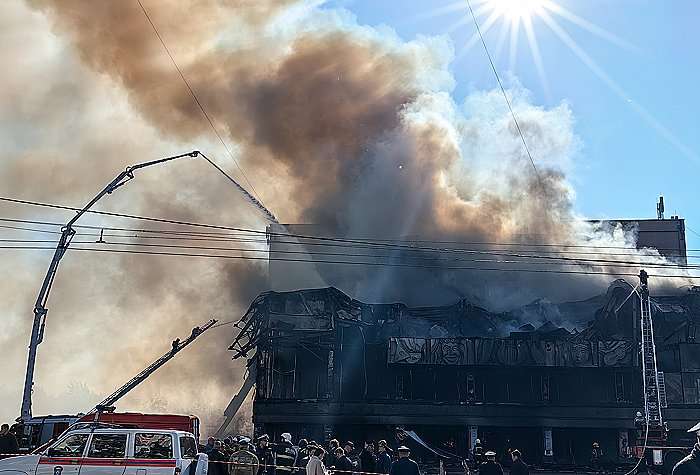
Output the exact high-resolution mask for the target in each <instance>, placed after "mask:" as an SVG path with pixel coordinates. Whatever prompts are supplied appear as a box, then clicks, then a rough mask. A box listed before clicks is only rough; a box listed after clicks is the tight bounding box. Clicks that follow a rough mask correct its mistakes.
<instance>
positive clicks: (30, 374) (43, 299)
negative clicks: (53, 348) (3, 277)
mask: <svg viewBox="0 0 700 475" xmlns="http://www.w3.org/2000/svg"><path fill="white" fill-rule="evenodd" d="M199 155H201V154H200V152H199V151H197V150H195V151H192V152H188V153H183V154H180V155H175V156H172V157H166V158H161V159H158V160H152V161H149V162H143V163H138V164H136V165H132V166H130V167H127V168H126V169H125V170H124V171H123V172H121V173H120V174H119V175H117V177H116V178H114V180H112V181H111V182H109V184H108V185H107V186H105V187H104V188H103V189H102V191H100V192H99V193H98V194H97V195H95V197H94V198H93V199H91V200H90V201H89V202H88V203H87V204H86V205H85V206H84V207H83V208H82V209H81V210H80V211H78V212H77V213H76V214H75V216H73V218H71V219H70V220H69V221H68V222H67V223H66V225H65V226H63V227H62V228H61V238H60V239H59V241H58V245H57V246H56V251H55V252H54V255H53V259H51V263H50V264H49V269H48V271H47V272H46V276H45V277H44V281H43V282H42V284H41V289H40V290H39V295H38V297H37V299H36V303H35V304H34V322H33V324H32V334H31V337H30V340H29V356H28V358H27V374H26V376H25V379H24V391H23V394H22V411H21V415H20V420H22V421H27V420H28V419H31V417H32V387H33V386H34V366H35V365H36V353H37V348H38V347H39V344H41V342H42V341H43V340H44V328H45V325H46V313H47V312H48V309H47V308H46V303H47V301H48V299H49V292H51V287H52V286H53V282H54V279H55V278H56V271H57V270H58V264H59V263H60V262H61V258H62V257H63V255H64V254H65V253H66V251H67V250H68V246H70V243H71V241H72V240H73V236H75V229H73V225H74V224H75V222H76V221H77V220H78V219H79V218H80V217H81V216H82V215H83V214H85V213H86V212H88V210H89V209H90V208H91V207H92V206H93V205H94V204H95V203H97V202H98V201H99V200H100V199H101V198H102V197H104V196H105V195H107V194H111V193H112V192H113V191H114V190H116V189H117V188H119V187H120V186H122V185H125V184H126V183H128V182H129V181H131V180H133V179H134V172H135V171H136V170H139V169H141V168H146V167H150V166H152V165H158V164H161V163H165V162H169V161H171V160H175V159H178V158H183V157H192V158H196V157H197V156H199Z"/></svg>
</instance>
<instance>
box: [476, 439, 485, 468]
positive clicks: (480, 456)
mask: <svg viewBox="0 0 700 475" xmlns="http://www.w3.org/2000/svg"><path fill="white" fill-rule="evenodd" d="M474 461H475V462H476V464H477V465H481V464H482V463H483V462H484V447H483V446H482V445H481V440H479V439H476V441H475V443H474Z"/></svg>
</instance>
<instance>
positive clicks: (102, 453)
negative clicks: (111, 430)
mask: <svg viewBox="0 0 700 475" xmlns="http://www.w3.org/2000/svg"><path fill="white" fill-rule="evenodd" d="M87 456H88V457H95V458H124V457H126V434H93V435H92V442H90V449H89V450H88V455H87Z"/></svg>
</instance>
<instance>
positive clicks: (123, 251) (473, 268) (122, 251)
mask: <svg viewBox="0 0 700 475" xmlns="http://www.w3.org/2000/svg"><path fill="white" fill-rule="evenodd" d="M0 249H6V250H12V249H15V250H53V249H54V248H53V247H39V246H22V247H20V246H0ZM71 250H76V251H89V252H109V253H119V254H135V255H152V256H181V257H203V258H219V259H233V260H246V261H282V262H300V263H312V264H334V265H352V266H370V267H408V268H420V269H440V270H462V271H486V272H521V273H537V274H577V275H611V276H620V277H622V276H628V277H638V276H639V274H638V273H634V272H633V273H629V272H602V271H592V270H591V271H585V270H577V271H574V270H556V269H519V268H500V267H478V266H441V265H419V264H406V263H386V262H358V261H331V260H309V259H292V258H278V257H254V256H230V255H221V254H195V253H178V252H161V251H136V250H126V249H104V248H85V247H71ZM649 276H650V277H665V278H676V279H690V280H696V279H700V277H694V276H689V275H665V274H649Z"/></svg>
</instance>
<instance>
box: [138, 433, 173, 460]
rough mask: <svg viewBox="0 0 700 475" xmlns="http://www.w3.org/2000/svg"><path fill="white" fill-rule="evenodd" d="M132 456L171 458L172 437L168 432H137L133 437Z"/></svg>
mask: <svg viewBox="0 0 700 475" xmlns="http://www.w3.org/2000/svg"><path fill="white" fill-rule="evenodd" d="M134 457H136V458H141V459H171V458H173V439H172V437H171V436H170V434H153V433H147V432H137V433H136V438H135V439H134Z"/></svg>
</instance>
